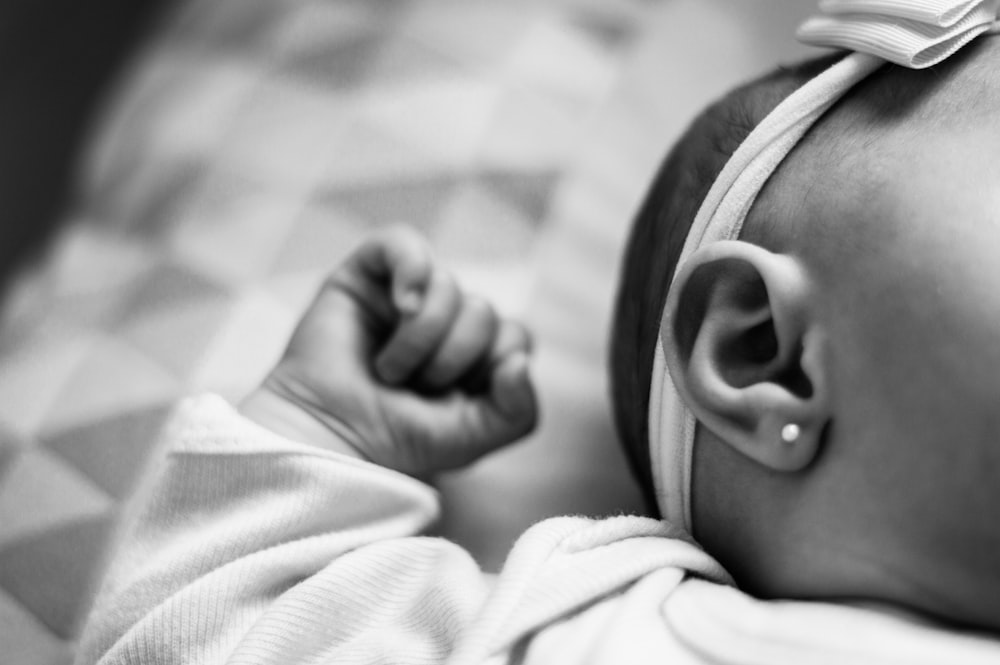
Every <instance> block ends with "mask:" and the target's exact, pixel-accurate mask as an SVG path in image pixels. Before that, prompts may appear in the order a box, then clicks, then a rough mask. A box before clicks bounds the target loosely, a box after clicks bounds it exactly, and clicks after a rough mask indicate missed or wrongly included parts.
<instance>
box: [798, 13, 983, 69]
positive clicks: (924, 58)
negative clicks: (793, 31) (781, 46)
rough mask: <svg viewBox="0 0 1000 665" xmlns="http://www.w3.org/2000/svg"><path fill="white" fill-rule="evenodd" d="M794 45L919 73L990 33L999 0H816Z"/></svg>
mask: <svg viewBox="0 0 1000 665" xmlns="http://www.w3.org/2000/svg"><path fill="white" fill-rule="evenodd" d="M819 8H820V11H821V12H822V14H821V15H820V16H816V17H813V18H811V19H809V20H808V21H806V22H805V23H804V24H802V26H801V27H800V28H799V30H798V33H797V36H798V38H799V40H800V41H802V42H805V43H806V44H812V45H814V46H829V47H834V48H844V49H848V50H851V51H859V52H861V53H868V54H870V55H874V56H877V57H879V58H882V59H884V60H888V61H889V62H893V63H896V64H897V65H902V66H904V67H909V68H911V69H924V68H927V67H932V66H934V65H936V64H938V63H939V62H941V61H942V60H944V59H946V58H948V57H949V56H951V55H952V54H953V53H955V52H956V51H958V50H959V49H960V48H962V47H963V46H965V45H966V44H967V43H969V42H970V41H972V40H973V39H975V38H976V37H978V36H979V35H981V34H983V33H985V32H990V31H995V30H996V29H997V25H998V11H1000V0H822V1H821V2H820V3H819Z"/></svg>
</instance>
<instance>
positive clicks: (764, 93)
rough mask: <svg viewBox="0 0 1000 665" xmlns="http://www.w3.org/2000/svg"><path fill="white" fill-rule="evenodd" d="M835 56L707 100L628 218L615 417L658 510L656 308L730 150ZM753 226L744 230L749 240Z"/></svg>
mask: <svg viewBox="0 0 1000 665" xmlns="http://www.w3.org/2000/svg"><path fill="white" fill-rule="evenodd" d="M839 57H840V56H833V57H830V56H827V57H823V58H820V59H816V60H810V61H807V62H804V63H801V64H798V65H795V66H793V67H787V68H780V69H778V70H776V71H774V72H772V73H770V74H768V75H766V76H764V77H762V78H760V79H758V80H756V81H753V82H751V83H749V84H747V85H744V86H741V87H739V88H737V89H736V90H734V91H732V92H731V93H729V94H728V95H726V96H725V97H723V98H722V99H721V100H719V101H717V102H716V103H714V104H712V105H711V106H709V108H708V109H707V110H706V111H705V112H703V113H702V114H701V115H700V116H699V117H698V118H696V119H695V121H694V122H693V123H692V124H691V126H690V127H689V128H688V129H687V131H686V132H685V133H684V134H683V136H682V137H681V138H680V140H679V141H678V142H677V144H676V145H675V146H674V148H673V149H672V150H671V151H670V153H669V154H668V155H667V158H666V159H665V160H664V162H663V164H662V166H661V167H660V170H659V172H658V173H657V175H656V177H655V179H654V180H653V183H652V185H651V186H650V188H649V191H648V192H647V194H646V199H645V201H644V202H643V204H642V207H641V208H640V210H639V213H638V215H637V216H636V219H635V221H634V223H633V226H632V231H631V234H630V236H629V239H628V242H627V244H626V247H625V253H624V256H623V260H622V268H621V278H620V280H619V286H618V295H617V298H616V302H615V315H614V326H613V330H612V337H611V351H610V369H611V393H612V403H613V408H614V416H615V425H616V427H617V430H618V436H619V438H620V439H621V442H622V445H623V446H624V448H625V453H626V457H627V458H628V460H629V465H630V466H631V469H632V472H633V474H634V475H635V476H636V478H637V479H638V481H639V484H640V487H641V488H642V491H643V496H644V498H645V500H646V502H647V504H648V507H649V509H650V510H651V511H654V512H655V511H656V500H655V496H654V490H653V477H652V470H651V465H650V459H649V450H648V443H647V440H648V430H647V413H648V409H649V383H650V378H651V371H652V366H653V352H654V350H655V343H656V339H657V331H658V329H659V325H660V315H661V313H662V309H663V303H664V302H665V300H666V295H667V288H668V286H669V284H670V279H671V278H672V277H673V273H674V268H675V267H676V265H677V259H678V257H679V256H680V253H681V250H682V249H683V247H684V240H685V238H686V237H687V233H688V230H689V229H690V227H691V223H692V222H693V221H694V217H695V215H696V214H697V212H698V208H699V207H700V206H701V202H702V200H703V199H704V198H705V196H706V195H707V194H708V190H709V189H710V188H711V186H712V183H713V182H714V181H715V179H716V177H718V175H719V173H720V172H721V171H722V168H723V167H724V166H725V164H726V162H727V161H728V160H729V158H730V156H731V155H732V154H733V152H734V151H735V150H736V148H738V147H739V145H740V144H741V143H742V142H743V140H744V139H746V137H747V136H748V135H749V134H750V132H751V131H752V130H753V128H754V127H756V126H757V124H758V123H760V121H761V120H763V119H764V117H765V116H767V114H768V113H770V112H771V110H772V109H774V107H776V106H777V105H778V104H779V103H780V102H781V101H782V100H784V99H785V97H787V96H788V95H789V94H791V93H792V92H793V91H794V90H796V89H797V88H799V87H800V86H801V85H802V84H803V83H805V82H806V81H808V80H809V79H811V78H812V77H814V76H816V75H817V74H818V73H819V72H821V71H823V70H824V69H825V68H827V67H829V66H830V65H831V64H832V63H833V62H834V61H835V60H836V59H837V58H839ZM753 233H754V229H752V228H750V227H749V226H748V227H747V228H746V229H745V230H744V234H743V238H744V239H747V240H750V241H751V242H752V241H753V238H752V236H753Z"/></svg>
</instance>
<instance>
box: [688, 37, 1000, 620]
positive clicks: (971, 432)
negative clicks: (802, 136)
mask: <svg viewBox="0 0 1000 665" xmlns="http://www.w3.org/2000/svg"><path fill="white" fill-rule="evenodd" d="M998 42H1000V40H997V39H986V40H980V42H979V43H977V44H975V45H974V46H973V47H971V48H969V49H968V50H967V52H965V53H963V54H962V55H961V56H960V57H958V58H955V59H954V60H953V61H950V62H949V63H947V64H946V65H944V66H942V67H940V68H938V69H937V70H935V71H931V72H906V71H902V70H891V71H887V72H884V73H882V74H880V75H878V76H876V77H875V78H874V79H873V80H872V81H870V82H868V83H866V84H863V85H862V86H861V87H860V88H859V89H857V90H855V91H854V92H853V93H852V95H851V96H850V97H849V98H848V99H847V100H845V101H844V102H843V103H841V104H840V105H838V107H836V108H835V109H834V110H833V111H832V112H831V113H830V114H829V115H828V116H827V118H825V119H824V120H823V121H821V123H820V124H819V125H818V126H817V127H816V128H815V130H814V131H813V132H812V133H811V134H810V136H809V137H808V138H807V139H806V140H805V141H804V142H803V143H802V144H801V145H800V146H799V147H798V148H796V150H795V151H794V152H793V153H792V155H790V156H789V158H788V160H787V161H786V162H785V163H784V165H783V166H782V167H781V168H780V169H779V171H778V172H777V173H776V174H775V176H774V177H773V178H772V180H771V181H770V182H769V184H768V185H767V187H766V188H765V191H764V192H763V193H762V196H761V199H760V200H759V202H758V204H757V205H756V206H755V209H754V211H753V213H752V215H751V218H750V220H749V222H748V227H747V228H748V230H747V233H746V234H745V237H744V239H743V240H744V241H749V242H752V243H753V244H754V245H756V246H759V247H763V248H766V250H767V252H770V253H771V254H770V255H769V254H767V253H764V254H762V255H761V258H760V263H759V266H763V267H766V266H767V265H770V263H769V262H771V261H772V259H773V258H774V257H780V258H781V259H782V260H791V261H793V262H795V264H796V265H797V266H799V267H800V268H801V272H800V273H796V274H798V275H799V276H798V277H796V278H795V279H800V280H801V283H797V284H795V285H794V286H795V289H793V291H796V292H799V293H801V294H803V295H802V296H801V297H798V298H795V297H793V298H783V297H782V296H781V295H780V293H781V292H782V290H783V289H784V286H785V285H782V284H781V283H780V278H779V282H773V283H770V284H768V283H767V282H766V280H764V282H762V284H763V289H758V292H757V294H756V301H757V302H758V304H759V301H760V295H761V293H763V294H764V296H763V297H764V301H765V302H766V303H767V306H768V307H770V310H769V311H770V314H771V317H772V318H771V320H772V322H773V324H772V326H771V331H772V332H771V333H770V336H771V337H770V342H768V335H767V334H765V335H764V338H765V343H763V344H757V346H755V347H751V346H749V345H746V344H744V345H742V346H741V345H739V344H737V345H735V347H733V348H735V349H736V351H734V352H730V353H728V354H727V353H722V352H714V355H712V358H714V361H713V363H709V364H704V363H702V364H699V363H698V362H696V358H695V356H694V355H692V354H689V355H688V356H684V357H681V358H680V361H679V362H678V363H676V367H672V370H676V372H674V371H672V375H673V376H674V378H675V382H680V383H681V384H684V385H686V386H687V387H686V388H685V390H687V392H688V393H689V394H692V395H694V396H693V399H694V401H695V404H693V405H692V408H694V409H695V411H696V413H697V414H698V415H699V416H700V420H701V421H702V422H703V423H709V424H710V426H703V427H701V428H700V432H699V435H698V440H697V443H696V449H695V450H696V452H695V466H694V484H693V495H694V523H695V529H696V534H695V535H696V536H697V537H698V538H699V540H700V541H701V542H702V543H703V544H704V545H705V547H706V549H707V550H708V551H709V552H710V553H712V554H713V555H715V556H716V557H718V558H719V560H720V562H721V563H723V565H725V566H727V568H729V569H730V572H732V573H733V575H734V577H735V578H736V579H737V580H738V581H739V582H740V583H741V585H743V586H744V587H745V588H747V589H748V590H750V591H752V592H754V593H757V594H759V595H762V596H767V597H790V598H824V599H849V600H862V601H867V602H873V603H876V604H878V603H881V604H886V605H890V606H894V607H900V608H906V609H910V610H915V611H918V612H922V613H925V614H928V615H931V616H933V617H936V618H939V619H943V620H945V621H950V622H955V623H957V624H961V625H968V626H973V627H976V628H981V629H986V630H991V631H997V630H1000V567H998V566H997V564H996V562H997V561H998V560H1000V521H998V520H997V519H996V513H995V510H996V506H997V505H998V504H1000V482H998V480H1000V409H998V408H997V406H998V400H1000V261H998V260H997V256H998V253H1000V159H998V158H997V155H1000V114H998V113H996V109H997V107H998V100H1000V95H998V94H997V91H998V90H1000V78H998V76H997V74H996V73H995V67H991V66H990V64H991V63H996V61H997V58H998V57H1000V43H998ZM711 265H714V266H716V267H717V269H716V271H715V274H716V275H719V276H718V277H717V279H716V281H714V282H710V284H711V287H710V288H708V289H703V290H705V291H707V292H709V293H716V292H720V291H721V290H722V288H723V287H724V286H725V285H726V284H727V281H726V280H727V275H732V274H733V272H734V270H733V269H727V268H725V266H723V267H721V268H720V267H719V266H720V265H722V264H720V263H718V262H716V263H713V264H711ZM728 265H735V263H734V262H733V261H731V260H730V261H729V264H728ZM739 265H741V266H742V267H741V268H740V270H746V269H747V268H746V267H747V266H748V265H750V266H751V270H756V268H753V264H752V263H747V262H745V261H744V262H742V263H740V264H739ZM727 270H728V272H727ZM719 285H722V286H719ZM713 289H714V291H713ZM692 292H693V293H695V294H696V295H697V292H696V291H692ZM752 301H754V298H750V297H747V298H744V299H743V300H740V299H739V298H736V299H735V300H732V299H731V300H730V304H732V302H735V303H736V304H737V306H738V307H743V308H744V310H747V308H748V307H749V303H751V302H752ZM706 302H709V303H716V304H717V303H722V302H725V299H720V298H715V299H714V300H712V299H706ZM719 307H721V305H720V306H719ZM719 307H716V305H714V304H713V305H710V306H709V309H708V311H707V314H705V316H704V319H703V321H702V324H701V326H700V327H698V328H697V332H696V334H699V335H706V334H707V333H705V331H706V330H709V329H710V327H709V326H707V325H706V324H705V323H704V322H711V321H712V320H713V319H712V317H713V315H716V314H718V313H719V312H722V313H725V312H724V310H721V309H719ZM713 313H714V314H713ZM789 321H794V322H796V323H795V326H792V327H791V328H789V323H788V322H789ZM783 329H784V330H787V329H792V330H793V332H792V333H791V336H790V337H789V336H788V335H785V337H784V338H783V337H782V334H781V332H780V331H781V330H783ZM730 332H732V333H733V334H734V335H736V337H737V338H739V337H740V335H741V334H742V333H740V331H739V330H738V329H737V328H731V330H730ZM744 332H745V331H744ZM758 333H759V331H758ZM744 337H746V335H744ZM706 340H707V341H705V342H703V344H709V345H710V347H709V348H710V350H711V349H713V348H714V349H715V350H716V351H717V350H718V349H721V348H722V345H721V343H719V345H718V346H717V347H711V344H712V343H713V340H712V338H708V337H706ZM769 343H770V344H771V345H773V346H774V349H775V351H774V353H776V354H778V355H780V354H781V353H783V352H782V349H783V348H786V346H788V345H791V346H788V348H793V349H794V348H801V349H804V350H805V351H808V352H809V353H811V356H810V357H811V360H810V362H811V363H812V364H811V365H809V366H805V365H806V363H805V361H803V360H802V359H801V357H800V359H799V360H796V355H795V354H794V353H791V354H786V355H787V357H786V358H785V360H784V361H782V368H781V369H782V372H781V373H778V372H774V371H771V370H769V369H767V368H768V367H773V364H772V365H769V364H768V363H769V362H771V359H770V358H768V357H767V354H766V353H764V354H763V356H762V357H758V356H759V355H760V350H761V349H765V350H766V349H767V348H769ZM796 345H797V346H796ZM751 348H753V349H754V350H755V352H756V353H757V354H758V356H755V355H753V354H751V353H750V350H749V349H751ZM755 362H756V363H757V364H756V365H755V364H754V363H755ZM755 367H756V368H757V369H758V370H759V371H756V372H755V371H753V370H754V368H755ZM748 368H750V371H749V372H748ZM789 368H791V369H797V370H801V374H802V376H805V377H806V378H807V379H808V380H809V381H810V382H813V383H814V384H815V385H818V386H821V387H822V388H823V389H822V390H820V391H815V392H811V391H809V390H796V389H794V387H793V386H791V384H790V383H789V382H788V380H787V376H788V375H787V371H786V370H788V369H789ZM711 372H715V373H716V374H715V375H713V376H715V378H720V377H721V379H720V380H721V381H722V382H723V383H725V384H726V385H727V386H728V387H730V388H734V389H738V390H736V391H735V392H736V393H739V394H745V390H746V389H748V388H751V387H754V386H757V387H759V386H760V385H764V384H767V385H768V386H772V387H774V386H777V387H779V388H785V389H788V391H787V392H789V393H790V394H792V395H793V396H797V398H798V400H799V401H798V402H794V401H791V402H788V403H789V404H792V406H793V407H795V408H798V407H800V406H802V407H803V408H804V407H806V406H807V407H808V408H809V409H811V411H802V413H805V414H806V415H807V416H808V417H809V418H812V417H813V416H816V418H817V420H815V421H812V420H808V419H807V420H806V423H805V426H804V437H803V438H804V441H805V443H806V444H807V445H812V446H813V447H814V451H813V453H811V454H812V457H811V458H810V459H809V460H808V463H807V464H805V465H803V466H802V467H800V468H782V467H781V464H779V462H780V460H779V459H778V457H779V456H778V454H777V453H776V454H774V455H770V454H761V455H759V456H758V457H759V458H757V459H755V458H754V457H753V455H751V454H750V453H749V452H748V451H749V450H750V449H749V448H748V446H749V447H751V448H752V447H753V446H757V448H755V449H754V450H758V451H759V450H764V449H765V448H766V447H767V446H770V445H771V444H770V443H769V442H768V437H774V436H776V433H775V431H774V427H775V426H776V425H780V422H781V418H778V419H776V420H775V419H774V418H772V419H771V421H774V422H771V421H767V422H765V417H766V415H767V409H769V408H770V409H772V411H774V412H778V413H779V414H781V415H783V414H784V413H785V411H783V409H786V407H787V404H785V403H781V402H779V401H775V400H771V401H768V399H765V400H763V402H762V403H761V405H760V406H761V408H760V410H759V411H757V412H753V413H751V414H750V416H749V418H750V420H749V421H748V422H749V423H750V424H749V425H747V426H746V427H743V428H742V429H741V428H736V429H735V430H734V429H732V428H728V429H727V427H726V426H720V425H719V424H718V423H720V422H722V423H725V422H726V421H725V420H724V418H725V417H728V415H729V411H727V409H729V410H730V411H731V410H732V408H733V403H731V402H727V401H726V400H725V399H719V398H718V395H719V394H722V393H720V392H718V391H716V392H714V393H713V392H712V391H707V392H706V393H705V394H704V395H703V394H701V393H699V392H698V391H697V390H694V389H692V386H694V388H697V387H698V386H699V385H701V384H704V383H705V379H704V376H708V375H710V374H711ZM799 385H800V386H801V383H800V384H799ZM740 391H743V392H742V393H741V392H740ZM682 392H684V391H683V390H682ZM706 395H707V397H706ZM789 408H791V407H789ZM810 414H811V415H810ZM772 415H773V414H772ZM701 416H703V417H701ZM754 419H756V420H754ZM761 423H765V425H766V426H761ZM754 427H757V429H756V430H754ZM769 428H770V430H769ZM755 437H756V438H755ZM772 447H773V448H775V449H778V450H780V447H778V446H772Z"/></svg>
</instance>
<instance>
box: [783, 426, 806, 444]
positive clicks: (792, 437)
mask: <svg viewBox="0 0 1000 665" xmlns="http://www.w3.org/2000/svg"><path fill="white" fill-rule="evenodd" d="M800 434H802V429H801V428H800V427H799V426H798V425H796V424H795V423H788V424H787V425H785V426H784V427H782V428H781V440H782V441H784V442H785V443H795V442H796V441H798V438H799V435H800Z"/></svg>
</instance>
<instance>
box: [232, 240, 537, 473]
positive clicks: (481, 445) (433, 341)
mask: <svg viewBox="0 0 1000 665" xmlns="http://www.w3.org/2000/svg"><path fill="white" fill-rule="evenodd" d="M529 347H530V340H529V337H528V334H527V332H526V331H525V330H524V329H523V328H521V327H520V326H519V325H517V324H515V323H513V322H511V321H508V320H504V319H501V318H499V317H498V316H497V314H496V313H495V312H494V310H493V309H492V307H491V306H490V305H489V304H488V303H486V302H485V301H484V300H481V299H479V298H476V297H473V296H470V295H467V294H464V293H462V292H461V290H459V288H458V286H457V285H456V284H455V280H454V278H452V276H451V275H450V274H449V273H448V272H447V271H445V270H444V269H442V268H441V267H440V266H438V265H435V264H434V263H433V261H432V259H431V256H430V252H429V249H428V247H427V245H426V244H425V243H424V241H423V240H422V239H421V238H420V236H418V235H417V234H416V233H415V232H414V231H411V230H409V229H405V228H400V229H394V230H392V231H389V232H385V233H381V234H379V235H376V236H374V237H373V238H372V239H370V240H368V241H367V242H365V243H364V244H363V245H362V246H361V247H360V248H358V249H357V250H356V251H355V252H354V253H353V254H352V255H351V256H349V257H348V258H347V259H346V260H345V262H344V263H343V264H342V265H341V266H340V267H339V268H338V269H337V270H336V271H335V272H334V273H333V274H332V275H330V276H329V277H328V278H327V280H326V282H325V283H324V285H323V287H322V289H321V290H320V292H319V294H318V296H317V297H316V300H315V301H314V302H313V304H312V305H311V306H310V308H309V310H308V311H307V312H306V314H305V316H304V317H303V318H302V320H301V321H300V322H299V325H298V328H297V329H296V330H295V333H294V335H293V336H292V339H291V341H290V342H289V344H288V348H287V350H286V351H285V355H284V357H283V358H282V359H281V361H280V362H279V363H278V365H277V367H275V368H274V370H273V371H272V372H271V373H270V375H269V376H268V377H267V379H266V380H265V381H264V383H263V385H262V386H261V387H260V388H258V389H257V390H256V391H255V392H254V393H252V394H251V395H250V396H249V397H248V398H247V399H246V400H245V401H244V402H243V404H242V405H241V411H242V412H243V413H244V415H246V416H247V417H249V418H251V419H252V420H255V421H257V422H258V423H260V424H262V425H264V426H265V427H268V428H269V429H272V430H275V431H277V432H278V433H279V434H283V435H286V436H288V437H289V438H295V439H299V440H304V441H307V442H309V443H315V444H318V445H323V446H326V447H328V448H330V449H333V450H337V451H338V452H346V453H349V454H356V455H358V456H361V457H362V458H364V459H367V460H369V461H371V462H374V463H376V464H380V465H382V466H386V467H390V468H393V469H397V470H399V471H403V472H405V473H410V474H413V475H423V474H427V473H432V472H434V471H439V470H444V469H450V468H455V467H459V466H462V465H465V464H468V463H470V462H472V461H474V460H475V459H477V458H478V457H480V456H481V455H483V454H485V453H487V452H490V451H491V450H494V449H496V448H498V447H500V446H503V445H505V444H507V443H510V442H512V441H514V440H516V439H518V438H519V437H521V436H523V435H525V434H527V433H528V432H530V431H531V430H532V429H533V428H534V425H535V422H536V418H537V404H536V400H535V393H534V389H533V387H532V384H531V380H530V377H529V376H528V353H529V350H530V348H529Z"/></svg>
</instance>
